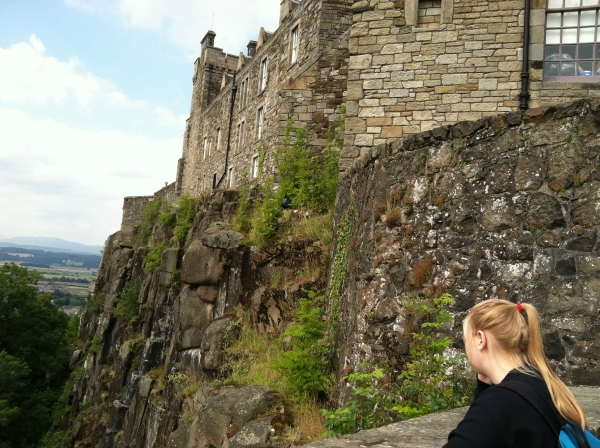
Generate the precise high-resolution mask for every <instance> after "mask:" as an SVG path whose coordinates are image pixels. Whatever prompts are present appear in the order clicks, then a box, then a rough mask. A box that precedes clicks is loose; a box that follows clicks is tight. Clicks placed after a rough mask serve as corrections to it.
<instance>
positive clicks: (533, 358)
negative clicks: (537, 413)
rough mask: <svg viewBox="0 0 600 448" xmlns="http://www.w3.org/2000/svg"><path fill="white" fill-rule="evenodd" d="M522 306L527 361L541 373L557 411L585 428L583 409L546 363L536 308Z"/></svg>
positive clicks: (525, 304)
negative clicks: (525, 328)
mask: <svg viewBox="0 0 600 448" xmlns="http://www.w3.org/2000/svg"><path fill="white" fill-rule="evenodd" d="M522 306H523V309H524V310H525V312H526V313H527V316H526V321H527V326H528V330H529V341H528V344H527V349H526V351H525V356H526V358H527V361H528V362H529V364H531V365H532V366H533V367H534V368H535V369H536V370H537V371H538V372H540V375H542V378H543V379H544V382H545V383H546V386H548V390H549V391H550V396H551V397H552V401H553V402H554V405H555V406H556V409H558V412H560V414H561V415H562V416H563V417H564V418H566V419H567V420H571V421H575V422H578V423H579V424H580V425H581V426H582V427H583V428H585V427H586V421H585V415H584V413H583V410H582V409H581V407H580V406H579V403H577V400H576V399H575V397H574V396H573V394H572V393H571V391H570V390H569V388H568V387H567V386H566V385H565V383H563V382H562V381H561V380H560V378H559V377H558V376H557V375H556V373H555V372H554V370H552V367H550V364H549V363H548V358H546V355H545V353H544V344H543V342H542V331H541V325H540V316H539V314H538V312H537V310H536V309H535V308H534V307H533V305H529V304H527V303H524V304H522Z"/></svg>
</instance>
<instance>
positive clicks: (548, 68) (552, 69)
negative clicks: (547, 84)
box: [544, 62, 558, 76]
mask: <svg viewBox="0 0 600 448" xmlns="http://www.w3.org/2000/svg"><path fill="white" fill-rule="evenodd" d="M544 76H558V62H546V63H545V64H544Z"/></svg>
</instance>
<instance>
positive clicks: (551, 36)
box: [546, 30, 560, 44]
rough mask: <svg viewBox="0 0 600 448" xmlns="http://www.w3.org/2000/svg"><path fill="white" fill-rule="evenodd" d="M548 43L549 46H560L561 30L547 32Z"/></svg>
mask: <svg viewBox="0 0 600 448" xmlns="http://www.w3.org/2000/svg"><path fill="white" fill-rule="evenodd" d="M546 43H547V44H560V30H548V31H546Z"/></svg>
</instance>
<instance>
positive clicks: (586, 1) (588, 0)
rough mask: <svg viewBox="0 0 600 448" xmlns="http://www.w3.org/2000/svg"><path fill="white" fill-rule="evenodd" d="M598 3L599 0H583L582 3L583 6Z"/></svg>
mask: <svg viewBox="0 0 600 448" xmlns="http://www.w3.org/2000/svg"><path fill="white" fill-rule="evenodd" d="M597 4H598V0H583V2H582V5H583V6H593V5H597Z"/></svg>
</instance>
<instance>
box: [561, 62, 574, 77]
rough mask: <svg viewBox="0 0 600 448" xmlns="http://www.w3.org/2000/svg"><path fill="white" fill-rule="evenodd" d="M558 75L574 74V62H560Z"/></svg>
mask: <svg viewBox="0 0 600 448" xmlns="http://www.w3.org/2000/svg"><path fill="white" fill-rule="evenodd" d="M560 76H575V62H563V63H561V64H560Z"/></svg>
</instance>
